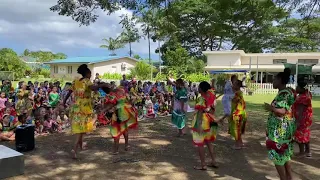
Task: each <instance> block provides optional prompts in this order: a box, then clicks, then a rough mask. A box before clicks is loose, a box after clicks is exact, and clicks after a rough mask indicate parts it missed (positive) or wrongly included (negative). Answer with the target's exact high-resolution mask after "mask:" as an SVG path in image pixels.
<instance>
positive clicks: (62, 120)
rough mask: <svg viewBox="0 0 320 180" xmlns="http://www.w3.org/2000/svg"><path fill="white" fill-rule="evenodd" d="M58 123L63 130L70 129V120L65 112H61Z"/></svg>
mask: <svg viewBox="0 0 320 180" xmlns="http://www.w3.org/2000/svg"><path fill="white" fill-rule="evenodd" d="M56 122H57V124H58V125H59V126H60V127H61V129H66V128H68V127H70V122H69V118H68V116H67V115H66V114H65V112H64V111H60V113H59V115H58V116H57V120H56Z"/></svg>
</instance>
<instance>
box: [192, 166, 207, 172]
mask: <svg viewBox="0 0 320 180" xmlns="http://www.w3.org/2000/svg"><path fill="white" fill-rule="evenodd" d="M193 169H195V170H200V171H206V170H207V166H194V167H193Z"/></svg>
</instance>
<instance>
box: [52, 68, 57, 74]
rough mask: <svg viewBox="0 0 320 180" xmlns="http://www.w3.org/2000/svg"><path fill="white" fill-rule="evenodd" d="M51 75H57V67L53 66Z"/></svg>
mask: <svg viewBox="0 0 320 180" xmlns="http://www.w3.org/2000/svg"><path fill="white" fill-rule="evenodd" d="M53 73H55V74H57V73H58V66H53Z"/></svg>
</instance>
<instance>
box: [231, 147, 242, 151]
mask: <svg viewBox="0 0 320 180" xmlns="http://www.w3.org/2000/svg"><path fill="white" fill-rule="evenodd" d="M232 149H233V150H241V149H242V146H232Z"/></svg>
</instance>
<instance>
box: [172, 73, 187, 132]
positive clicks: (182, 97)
mask: <svg viewBox="0 0 320 180" xmlns="http://www.w3.org/2000/svg"><path fill="white" fill-rule="evenodd" d="M176 87H177V91H176V93H175V95H174V100H173V111H172V123H173V124H174V125H175V126H176V127H177V128H178V130H179V133H178V137H180V136H182V135H183V133H184V132H183V129H184V127H185V126H186V112H187V108H188V104H187V100H188V94H187V93H188V92H187V89H186V88H185V86H184V82H183V80H182V79H178V80H177V81H176Z"/></svg>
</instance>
